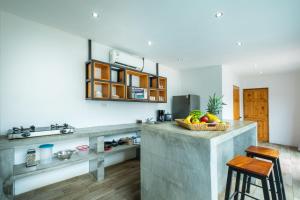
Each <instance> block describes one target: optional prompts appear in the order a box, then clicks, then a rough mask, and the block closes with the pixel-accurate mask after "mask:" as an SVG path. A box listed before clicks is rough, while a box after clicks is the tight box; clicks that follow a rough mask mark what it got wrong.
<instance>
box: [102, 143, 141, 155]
mask: <svg viewBox="0 0 300 200" xmlns="http://www.w3.org/2000/svg"><path fill="white" fill-rule="evenodd" d="M139 147H140V145H139V144H132V145H128V144H127V145H126V144H123V145H119V146H116V147H112V148H111V150H109V151H105V155H108V154H112V153H117V152H120V151H124V150H128V149H133V148H139Z"/></svg>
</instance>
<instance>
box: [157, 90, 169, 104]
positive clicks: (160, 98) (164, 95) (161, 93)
mask: <svg viewBox="0 0 300 200" xmlns="http://www.w3.org/2000/svg"><path fill="white" fill-rule="evenodd" d="M158 101H159V102H166V101H167V92H166V90H158Z"/></svg>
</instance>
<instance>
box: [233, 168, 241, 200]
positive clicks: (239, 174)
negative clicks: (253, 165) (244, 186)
mask: <svg viewBox="0 0 300 200" xmlns="http://www.w3.org/2000/svg"><path fill="white" fill-rule="evenodd" d="M240 179H241V173H240V172H237V174H236V181H235V193H236V194H235V196H234V200H238V198H239V193H238V192H239V190H240Z"/></svg>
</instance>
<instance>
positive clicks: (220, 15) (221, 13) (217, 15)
mask: <svg viewBox="0 0 300 200" xmlns="http://www.w3.org/2000/svg"><path fill="white" fill-rule="evenodd" d="M223 15H224V13H223V12H217V13H216V14H215V17H216V18H220V17H223Z"/></svg>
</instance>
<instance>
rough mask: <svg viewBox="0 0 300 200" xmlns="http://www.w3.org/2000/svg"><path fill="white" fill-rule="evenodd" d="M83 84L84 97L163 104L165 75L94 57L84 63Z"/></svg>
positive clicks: (164, 100) (165, 85) (88, 98)
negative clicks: (84, 77) (84, 89)
mask: <svg viewBox="0 0 300 200" xmlns="http://www.w3.org/2000/svg"><path fill="white" fill-rule="evenodd" d="M159 83H160V84H161V85H162V87H161V88H162V89H159ZM85 84H86V94H85V97H86V99H87V100H101V101H125V102H149V103H166V99H167V98H166V87H167V79H166V78H165V77H161V76H158V75H154V74H150V73H145V72H141V71H137V70H135V69H129V68H126V67H124V66H121V65H116V64H110V63H105V62H102V61H98V60H94V59H92V60H90V61H88V62H87V63H86V81H85ZM160 90H164V92H159V91H160ZM132 91H134V92H132ZM159 94H160V95H161V101H159ZM162 96H163V97H164V98H162ZM149 97H151V100H150V99H149Z"/></svg>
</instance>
